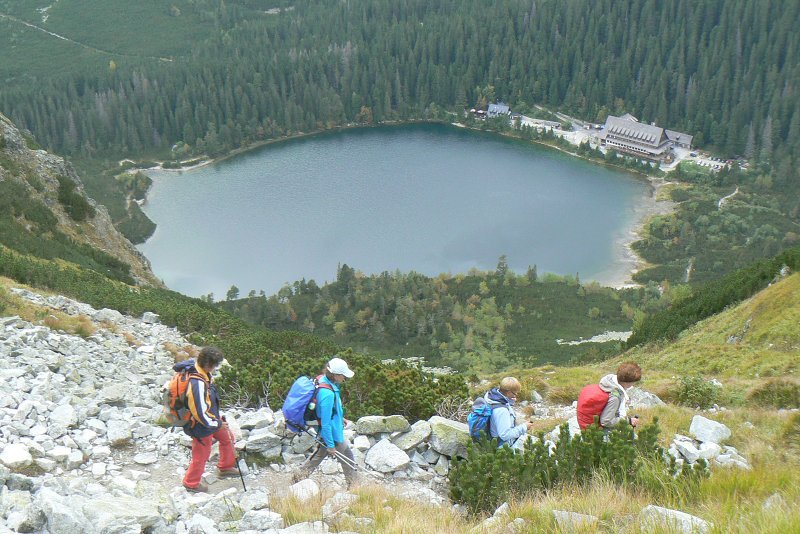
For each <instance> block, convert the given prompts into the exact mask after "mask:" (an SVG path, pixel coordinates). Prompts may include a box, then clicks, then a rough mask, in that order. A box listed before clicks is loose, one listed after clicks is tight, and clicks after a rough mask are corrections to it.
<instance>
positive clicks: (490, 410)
mask: <svg viewBox="0 0 800 534" xmlns="http://www.w3.org/2000/svg"><path fill="white" fill-rule="evenodd" d="M521 389H522V384H520V383H519V380H517V379H516V378H514V377H513V376H507V377H505V378H504V379H503V380H501V381H500V387H496V388H492V389H490V390H489V391H487V392H486V394H485V395H483V396H482V397H478V398H477V399H475V402H474V403H473V405H472V411H471V412H470V414H469V416H468V418H467V424H468V425H469V432H470V435H471V436H472V438H473V439H475V440H478V439H480V438H481V437H487V436H488V437H489V438H491V439H496V440H497V441H498V444H497V446H498V447H502V446H503V445H504V444H506V443H507V444H508V445H509V446H513V445H514V442H515V441H516V440H517V439H518V438H519V437H520V436H524V435H525V434H527V433H528V430H530V429H531V428H532V427H533V423H531V422H530V421H526V422H525V423H522V424H519V425H518V424H517V415H516V414H515V413H514V408H513V406H514V403H515V402H516V401H517V395H519V392H520V390H521Z"/></svg>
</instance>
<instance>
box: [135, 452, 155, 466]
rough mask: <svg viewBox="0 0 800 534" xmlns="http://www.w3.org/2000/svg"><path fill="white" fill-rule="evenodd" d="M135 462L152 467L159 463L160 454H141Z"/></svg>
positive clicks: (136, 457)
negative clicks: (151, 465)
mask: <svg viewBox="0 0 800 534" xmlns="http://www.w3.org/2000/svg"><path fill="white" fill-rule="evenodd" d="M133 461H134V462H136V463H137V464H139V465H150V464H154V463H156V462H157V461H158V453H156V452H140V453H139V454H137V455H136V456H134V457H133Z"/></svg>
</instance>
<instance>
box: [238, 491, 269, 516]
mask: <svg viewBox="0 0 800 534" xmlns="http://www.w3.org/2000/svg"><path fill="white" fill-rule="evenodd" d="M239 506H240V507H241V508H242V510H244V511H245V512H249V511H250V510H261V509H262V508H266V507H267V506H269V492H268V491H266V490H265V489H263V488H258V489H255V490H249V491H247V493H245V494H244V495H242V498H241V499H239Z"/></svg>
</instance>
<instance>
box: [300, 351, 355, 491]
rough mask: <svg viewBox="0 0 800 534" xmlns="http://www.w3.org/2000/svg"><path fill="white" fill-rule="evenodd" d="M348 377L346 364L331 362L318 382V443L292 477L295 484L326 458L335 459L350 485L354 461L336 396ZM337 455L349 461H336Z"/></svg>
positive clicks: (348, 370) (341, 360)
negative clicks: (340, 465) (312, 452)
mask: <svg viewBox="0 0 800 534" xmlns="http://www.w3.org/2000/svg"><path fill="white" fill-rule="evenodd" d="M352 377H353V371H352V370H350V368H349V367H348V366H347V362H345V361H344V360H343V359H341V358H333V359H332V360H331V361H329V362H328V364H327V365H326V366H325V373H324V374H323V376H321V377H320V378H319V382H320V387H319V389H318V390H317V401H316V409H315V410H316V415H317V420H318V421H319V437H318V440H319V441H320V442H321V443H320V445H319V446H318V447H317V450H316V451H314V454H312V455H311V457H310V458H309V459H308V461H307V462H306V463H305V465H304V466H303V467H302V468H301V470H300V471H299V472H298V473H297V474H296V475H295V479H296V480H301V479H303V478H308V475H310V474H311V471H313V470H314V469H315V468H316V467H317V466H318V465H319V464H321V463H322V460H323V459H325V456H326V454H327V455H328V456H330V457H331V458H336V459H337V460H338V461H339V463H340V464H342V471H343V472H344V478H345V480H346V481H347V485H348V487H349V486H350V485H351V484H352V483H353V482H354V480H355V474H356V472H355V469H354V468H353V466H354V465H355V458H354V457H353V451H351V450H350V446H349V444H348V442H347V440H346V439H345V437H344V422H345V419H344V409H343V408H342V397H341V395H340V392H339V385H340V384H342V383H343V382H344V381H345V379H346V378H352ZM323 443H324V446H323ZM337 453H338V454H337ZM339 455H341V456H344V457H345V458H347V459H349V460H350V461H349V462H348V461H347V460H345V459H344V458H340V457H339Z"/></svg>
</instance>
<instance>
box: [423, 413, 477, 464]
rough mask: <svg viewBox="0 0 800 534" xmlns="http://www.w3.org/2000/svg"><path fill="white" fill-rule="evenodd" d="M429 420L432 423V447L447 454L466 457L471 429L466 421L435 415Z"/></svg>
mask: <svg viewBox="0 0 800 534" xmlns="http://www.w3.org/2000/svg"><path fill="white" fill-rule="evenodd" d="M428 422H429V423H430V424H431V437H430V444H431V447H432V448H433V449H434V450H435V451H436V452H438V453H440V454H444V455H446V456H450V457H453V456H460V457H462V458H466V456H467V444H468V443H469V442H470V437H469V429H468V427H467V424H466V423H460V422H458V421H452V420H450V419H445V418H444V417H439V416H438V415H434V416H433V417H431V418H430V419H429V420H428Z"/></svg>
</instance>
